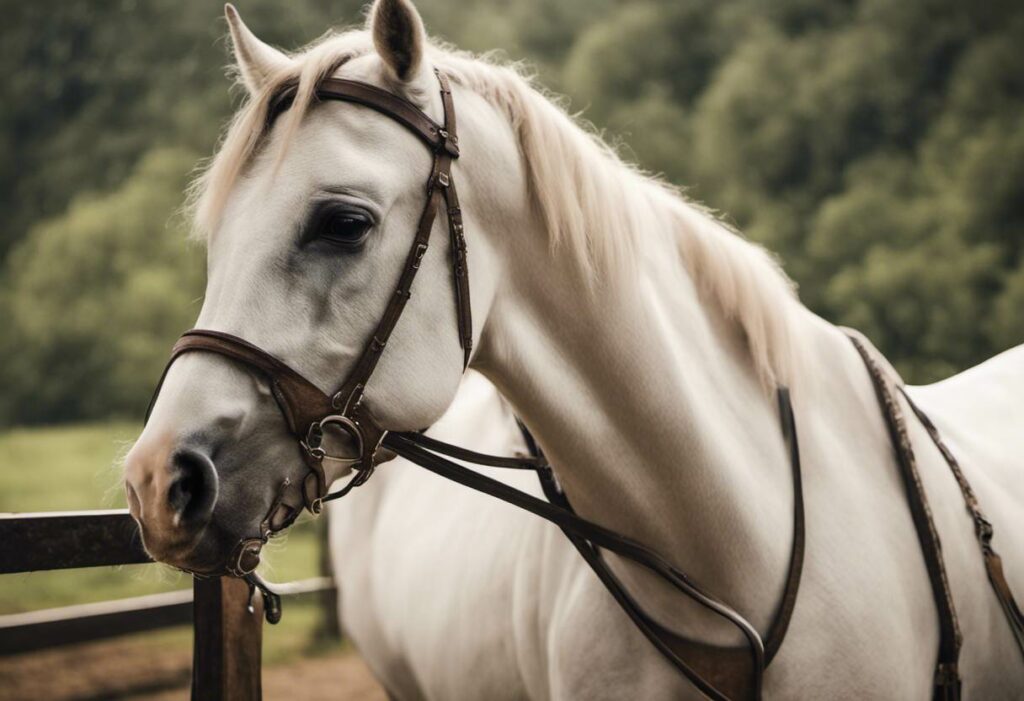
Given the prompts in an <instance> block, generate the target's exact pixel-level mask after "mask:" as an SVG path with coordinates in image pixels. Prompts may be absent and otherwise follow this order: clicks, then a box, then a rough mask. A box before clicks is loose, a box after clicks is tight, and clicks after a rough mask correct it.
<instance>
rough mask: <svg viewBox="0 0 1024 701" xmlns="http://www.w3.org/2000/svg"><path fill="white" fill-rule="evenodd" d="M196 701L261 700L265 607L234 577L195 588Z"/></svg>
mask: <svg viewBox="0 0 1024 701" xmlns="http://www.w3.org/2000/svg"><path fill="white" fill-rule="evenodd" d="M193 591H194V593H195V600H194V606H195V609H194V612H195V613H194V621H193V628H194V639H193V646H192V699H193V701H208V700H209V701H251V700H253V699H256V700H258V699H260V698H261V697H262V689H261V670H260V655H261V653H262V647H263V601H262V599H261V597H260V596H259V595H257V596H255V597H252V599H251V605H250V596H249V585H248V584H246V583H245V582H244V581H242V580H240V579H235V578H233V577H218V578H213V579H197V580H195V584H194V586H193Z"/></svg>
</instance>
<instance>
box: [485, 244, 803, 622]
mask: <svg viewBox="0 0 1024 701" xmlns="http://www.w3.org/2000/svg"><path fill="white" fill-rule="evenodd" d="M538 239H539V237H538ZM533 245H536V246H537V250H533V251H527V252H524V251H522V250H521V251H520V252H519V255H517V256H516V257H515V259H514V260H513V261H512V262H510V263H509V266H510V267H509V269H508V271H507V274H508V278H509V284H508V286H507V289H506V290H505V291H504V292H503V293H502V294H499V296H498V298H497V299H496V301H495V305H494V308H493V311H492V317H491V319H489V320H488V328H487V331H486V333H485V334H484V338H483V340H482V345H481V352H480V357H479V365H480V367H481V369H482V370H483V371H484V372H485V374H488V375H489V376H490V377H491V378H492V379H493V381H494V382H495V384H497V385H498V387H499V388H500V389H501V390H502V391H503V392H504V393H505V394H506V396H507V397H508V398H509V399H510V401H511V402H512V404H513V406H514V407H515V408H516V410H517V411H518V412H520V413H521V415H522V416H523V418H524V419H525V420H526V421H527V423H528V424H529V425H530V427H531V428H533V429H534V430H536V432H537V434H538V438H539V440H540V442H541V444H542V445H543V447H544V448H545V450H546V451H547V452H548V455H549V458H550V459H551V461H552V463H553V465H554V466H555V469H556V472H557V474H558V476H559V479H560V480H561V481H562V482H563V484H564V486H565V488H566V490H567V493H568V495H569V497H570V499H571V500H572V502H573V504H574V506H575V507H576V508H577V510H578V511H579V512H580V513H581V514H583V515H584V516H587V517H589V518H592V519H594V520H596V521H598V522H600V523H601V524H603V525H606V526H608V527H610V528H613V529H616V530H618V531H621V532H623V533H626V534H628V535H630V536H632V537H635V538H637V539H638V540H640V541H641V542H643V543H646V544H648V545H650V546H652V547H654V548H655V549H657V550H658V551H660V552H662V553H664V554H665V555H667V556H668V557H669V558H670V559H671V560H672V561H674V562H675V563H676V564H677V565H679V566H680V567H682V568H683V569H684V570H686V571H688V572H689V573H690V574H691V575H692V576H693V577H694V578H695V579H696V581H698V582H699V583H701V584H703V585H705V586H706V587H708V588H709V589H710V590H711V591H713V592H715V594H716V595H718V596H720V597H722V598H723V599H724V600H725V601H727V602H728V603H730V604H731V605H733V606H735V607H736V608H737V609H738V610H740V611H741V612H744V613H745V614H746V615H749V616H750V618H751V622H752V623H754V624H755V625H756V626H758V627H759V628H760V629H761V630H764V628H765V627H766V625H767V623H768V621H769V619H770V617H771V614H772V612H773V611H774V608H775V606H776V605H777V602H778V599H779V597H780V596H781V591H782V584H783V579H784V576H783V575H784V571H785V568H786V565H787V563H788V558H789V549H790V542H791V534H792V504H793V499H792V480H791V478H790V467H789V456H788V454H787V451H786V448H785V445H784V441H783V438H782V436H781V432H780V423H779V421H780V420H779V416H778V410H777V406H776V400H775V398H774V397H773V396H772V393H771V392H770V391H766V390H765V389H764V387H763V386H761V385H760V384H759V382H758V379H757V376H756V373H755V372H754V370H753V368H752V364H751V361H750V359H749V357H748V352H747V350H746V348H745V346H744V342H743V341H742V338H741V336H740V334H739V333H738V331H737V330H735V329H734V328H733V327H732V325H731V324H728V323H725V322H724V321H722V320H720V319H718V318H717V315H716V314H713V313H709V312H708V311H707V310H706V309H705V307H704V305H703V304H702V303H701V300H700V299H699V297H698V295H697V293H696V290H695V288H694V285H693V283H692V281H691V280H690V279H689V277H688V276H687V275H686V274H685V273H684V272H681V269H680V268H679V267H678V266H676V265H670V264H665V261H664V260H658V259H652V260H650V261H648V262H646V263H643V264H641V266H642V267H641V269H640V270H638V274H637V276H636V280H637V282H636V284H635V285H623V286H622V287H620V288H618V289H610V288H606V287H601V283H600V282H599V283H598V286H599V289H598V290H597V292H596V293H595V294H593V295H590V294H589V293H587V292H586V291H585V290H583V288H582V284H583V283H582V282H581V278H580V274H579V272H578V269H577V268H576V265H575V263H574V262H573V261H571V260H568V257H561V256H557V255H555V256H552V255H551V254H550V252H549V251H548V250H547V249H546V246H547V243H546V242H545V241H541V240H538V241H536V242H535V243H534V244H533ZM629 287H632V289H628V288H629ZM623 574H624V576H625V577H626V578H627V580H628V581H629V583H630V584H631V586H632V587H633V588H634V589H639V590H640V591H641V592H644V591H646V599H645V597H643V596H641V600H644V603H645V604H647V605H649V606H652V607H653V609H654V611H655V612H658V611H664V612H669V611H679V610H680V608H681V607H680V602H679V597H678V596H674V595H669V594H668V593H667V590H662V589H661V587H660V586H658V585H657V584H656V583H654V582H653V581H652V580H650V579H648V578H646V577H645V576H638V571H636V570H633V569H631V570H630V571H628V572H623ZM684 613H685V617H686V618H688V619H689V620H690V621H691V622H692V621H694V620H697V621H698V623H700V622H701V619H699V618H697V619H695V618H694V615H695V612H694V611H685V612H684ZM669 620H672V619H669ZM677 620H678V619H677ZM680 627H681V628H682V629H683V630H684V631H688V632H701V633H703V634H707V632H708V630H707V629H708V627H709V626H708V623H707V620H704V621H703V624H701V625H700V627H701V630H700V631H695V630H694V628H693V626H692V625H681V626H680ZM713 637H714V636H713Z"/></svg>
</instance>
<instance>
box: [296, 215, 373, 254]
mask: <svg viewBox="0 0 1024 701" xmlns="http://www.w3.org/2000/svg"><path fill="white" fill-rule="evenodd" d="M371 228H373V221H372V219H371V218H370V217H369V216H368V215H367V214H366V213H365V212H361V211H359V210H356V209H352V208H348V207H337V206H327V207H320V208H318V210H317V211H316V212H315V213H314V215H313V217H312V219H311V221H310V226H309V227H308V230H307V235H306V236H304V237H303V238H304V239H305V242H306V243H312V242H314V241H323V242H324V243H327V244H329V245H331V246H334V247H336V248H339V249H342V250H356V249H358V248H360V247H361V246H362V245H363V243H365V242H366V238H367V236H368V235H369V233H370V229H371Z"/></svg>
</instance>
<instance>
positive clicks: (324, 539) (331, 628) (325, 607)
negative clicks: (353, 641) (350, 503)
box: [313, 509, 341, 642]
mask: <svg viewBox="0 0 1024 701" xmlns="http://www.w3.org/2000/svg"><path fill="white" fill-rule="evenodd" d="M329 516H330V509H325V510H324V513H323V515H321V517H320V519H319V521H318V523H317V538H318V539H319V541H320V576H321V577H327V578H330V577H331V576H332V575H333V574H334V572H333V568H332V567H331V548H330V537H329V535H328V533H329V531H330V525H329V524H330V521H329V520H328V518H329ZM320 611H321V613H320V621H319V623H317V626H316V631H315V632H314V634H313V638H314V640H316V641H318V642H334V641H337V640H341V626H340V625H339V624H338V590H337V589H336V588H335V587H331V588H330V590H327V589H325V590H324V591H322V592H321V593H320Z"/></svg>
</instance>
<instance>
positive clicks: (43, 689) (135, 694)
mask: <svg viewBox="0 0 1024 701" xmlns="http://www.w3.org/2000/svg"><path fill="white" fill-rule="evenodd" d="M191 662H192V659H191V654H190V651H188V650H183V649H180V646H169V648H168V649H163V650H161V649H159V648H156V649H154V647H153V646H152V645H150V644H145V643H140V642H139V641H138V640H132V639H131V638H125V639H120V640H114V641H108V642H98V643H90V644H88V645H78V646H74V647H67V648H57V649H54V650H48V651H45V652H41V653H32V654H26V655H17V656H13V657H5V658H0V700H2V701H37V700H38V701H43V700H46V701H99V700H100V699H121V700H130V701H186V700H187V699H188V698H189V676H190V669H191ZM263 698H264V699H267V700H268V701H274V700H275V699H303V700H304V701H328V700H330V701H386V698H387V697H386V696H385V694H384V691H383V690H382V689H381V688H380V686H379V685H378V684H377V682H376V681H375V680H374V678H373V676H372V675H371V674H370V671H369V669H367V667H366V665H365V664H364V663H363V661H362V659H360V657H359V655H358V654H357V653H356V652H355V651H353V650H351V649H349V648H347V649H343V650H342V651H340V652H333V653H330V654H327V655H319V656H315V657H309V658H305V659H301V660H298V661H294V662H289V663H285V664H281V665H275V666H270V667H267V668H265V669H264V670H263Z"/></svg>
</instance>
